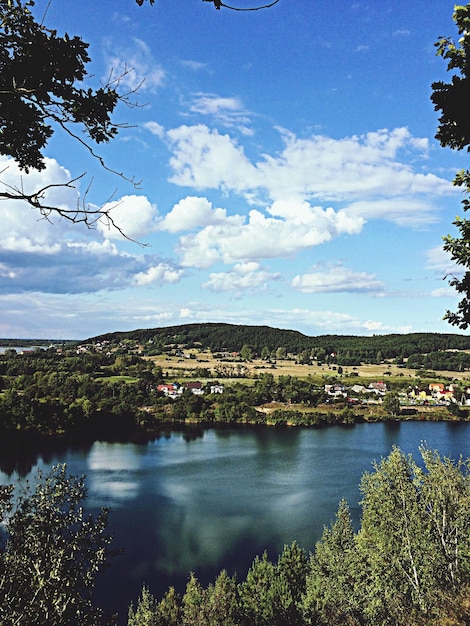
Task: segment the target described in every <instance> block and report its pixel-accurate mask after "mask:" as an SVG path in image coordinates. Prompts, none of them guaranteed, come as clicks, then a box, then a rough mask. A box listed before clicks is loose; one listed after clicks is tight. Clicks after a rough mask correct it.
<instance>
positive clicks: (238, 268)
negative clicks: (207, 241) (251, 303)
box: [202, 261, 280, 292]
mask: <svg viewBox="0 0 470 626" xmlns="http://www.w3.org/2000/svg"><path fill="white" fill-rule="evenodd" d="M279 278H280V274H278V273H276V274H272V273H270V272H268V271H266V270H264V269H262V268H261V267H260V265H259V263H256V262H254V261H248V262H244V263H237V264H236V265H235V267H234V268H233V269H232V270H231V271H230V272H220V273H213V274H210V276H209V280H208V281H207V282H205V283H204V284H203V285H202V287H204V288H207V289H210V290H211V291H219V292H220V291H237V292H245V291H253V290H256V291H260V290H265V289H267V288H268V286H269V284H270V283H271V282H272V281H275V280H279Z"/></svg>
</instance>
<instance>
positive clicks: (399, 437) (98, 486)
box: [0, 422, 470, 622]
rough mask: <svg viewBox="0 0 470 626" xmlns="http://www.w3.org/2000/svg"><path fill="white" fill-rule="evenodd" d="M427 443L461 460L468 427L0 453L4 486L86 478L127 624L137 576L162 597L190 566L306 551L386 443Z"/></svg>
mask: <svg viewBox="0 0 470 626" xmlns="http://www.w3.org/2000/svg"><path fill="white" fill-rule="evenodd" d="M423 441H425V442H427V444H428V446H429V447H430V448H432V449H438V450H439V451H440V452H441V454H443V455H446V456H451V457H452V458H457V457H458V456H459V455H463V456H464V457H468V456H470V424H458V425H455V424H450V423H414V422H408V423H403V424H400V425H387V424H375V425H368V424H363V425H357V426H354V427H351V428H341V427H330V428H325V429H320V430H313V429H312V430H309V429H283V430H275V429H273V428H267V429H257V430H245V429H237V430H235V429H233V430H232V429H230V430H206V431H201V432H199V433H197V434H196V435H195V436H194V437H188V435H187V434H186V435H184V434H182V433H171V434H168V435H167V436H165V437H161V438H159V439H157V440H156V441H154V442H151V443H148V444H142V445H137V444H116V443H113V444H110V443H95V444H93V445H92V446H88V447H83V448H82V447H76V448H73V449H72V448H64V449H61V450H59V449H56V450H54V449H53V450H49V451H48V452H47V454H45V453H42V454H36V453H30V454H28V455H25V454H23V455H22V454H20V453H19V452H17V453H16V454H15V455H13V456H14V459H13V456H10V457H9V456H8V455H6V453H5V452H3V453H2V452H1V451H0V468H1V469H2V471H3V473H0V482H12V481H15V480H17V479H18V477H19V476H20V475H23V476H24V475H25V474H27V473H29V472H31V471H32V472H33V473H34V472H35V470H36V468H37V467H42V468H48V467H50V466H51V465H53V464H57V463H67V466H68V468H69V471H70V472H71V473H73V474H78V475H81V474H85V475H86V476H87V485H88V489H89V496H88V499H87V508H88V509H90V510H95V509H98V508H99V507H101V506H106V507H110V508H111V516H110V528H111V530H112V531H113V532H114V535H115V547H120V548H124V554H123V555H122V556H119V557H117V558H116V559H114V560H113V562H112V566H111V569H110V570H109V571H108V572H107V573H106V574H105V575H103V576H102V579H101V581H100V582H99V585H98V592H99V595H100V598H101V603H102V604H103V605H105V606H106V607H107V608H114V609H115V610H119V612H120V614H121V615H122V616H123V619H124V622H125V616H126V614H127V606H128V605H129V603H130V602H132V601H136V599H137V597H138V595H139V592H140V589H141V587H142V583H145V584H146V585H148V586H149V587H150V589H151V591H152V592H153V593H154V594H155V595H157V596H161V595H162V594H163V593H164V591H165V590H166V589H167V588H168V586H169V585H174V586H175V587H176V588H177V590H178V591H184V586H185V583H186V580H187V576H188V572H190V571H194V572H195V573H196V575H197V576H198V578H199V579H200V580H201V582H202V583H203V584H207V583H208V582H210V581H213V580H214V578H215V576H216V575H217V574H218V572H219V571H220V570H221V569H222V568H226V569H227V570H228V572H229V573H230V574H232V573H234V572H235V571H236V572H238V574H239V578H244V576H245V575H246V572H247V569H248V567H249V566H250V564H251V562H252V560H253V558H254V556H255V555H257V554H261V553H262V552H263V550H265V549H267V550H268V553H269V555H270V557H271V558H272V559H275V558H277V555H278V554H279V553H280V551H281V550H282V547H283V546H284V544H290V543H291V542H292V541H293V540H294V539H295V540H297V541H298V543H299V544H300V545H302V546H303V547H304V548H306V549H307V550H309V549H313V547H314V545H315V542H316V541H317V540H318V539H319V538H320V536H321V533H322V529H323V526H324V525H325V524H329V523H330V521H331V520H332V518H333V517H334V514H335V512H336V509H337V506H338V502H339V500H340V499H341V498H343V497H344V498H346V499H347V500H348V502H349V504H350V507H351V510H352V513H353V516H354V519H355V520H356V522H357V520H358V518H359V506H358V501H359V500H360V493H359V489H358V484H359V480H360V477H361V475H362V473H363V472H364V471H367V470H370V469H371V467H372V466H371V464H372V462H373V460H374V459H377V460H379V459H380V457H381V456H386V455H387V454H388V453H389V451H390V449H391V447H392V445H393V444H396V445H398V446H400V447H401V448H402V450H404V451H405V452H411V453H413V454H417V453H418V451H417V449H418V446H419V445H420V443H421V442H423Z"/></svg>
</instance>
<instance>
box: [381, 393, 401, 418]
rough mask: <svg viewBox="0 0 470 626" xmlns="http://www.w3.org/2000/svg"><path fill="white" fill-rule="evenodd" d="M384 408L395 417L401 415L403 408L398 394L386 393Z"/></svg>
mask: <svg viewBox="0 0 470 626" xmlns="http://www.w3.org/2000/svg"><path fill="white" fill-rule="evenodd" d="M383 408H384V409H385V411H387V413H389V414H390V415H392V416H393V417H396V416H397V415H400V412H401V407H400V400H399V398H398V395H397V394H396V393H392V392H391V391H389V392H388V393H386V394H385V397H384V402H383Z"/></svg>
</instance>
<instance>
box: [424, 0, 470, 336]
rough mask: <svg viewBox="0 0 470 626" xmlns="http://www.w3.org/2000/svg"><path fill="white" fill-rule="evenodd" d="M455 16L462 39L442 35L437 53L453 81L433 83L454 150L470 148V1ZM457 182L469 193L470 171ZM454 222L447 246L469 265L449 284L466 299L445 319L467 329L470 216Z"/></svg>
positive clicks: (444, 141) (441, 132) (443, 134)
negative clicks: (444, 60) (456, 232)
mask: <svg viewBox="0 0 470 626" xmlns="http://www.w3.org/2000/svg"><path fill="white" fill-rule="evenodd" d="M453 20H454V22H455V24H456V26H457V30H458V34H459V39H458V42H457V43H455V42H454V40H453V39H451V38H449V37H441V38H440V39H439V41H438V42H437V43H436V47H437V54H438V55H440V56H442V57H443V58H444V59H447V60H448V64H447V69H448V70H449V71H453V70H456V72H457V73H456V74H454V75H453V76H452V79H451V82H450V83H444V82H442V81H439V82H435V83H433V85H432V89H433V94H432V96H431V100H432V102H433V103H434V108H435V110H436V111H440V117H439V126H438V130H437V134H436V138H437V139H438V140H439V142H440V143H441V145H442V146H448V147H450V148H452V149H454V150H463V149H464V148H467V152H468V151H469V150H470V117H469V115H468V111H469V109H470V74H469V67H468V61H469V57H470V4H467V5H457V6H455V9H454V14H453ZM454 185H456V186H458V187H462V188H463V190H464V192H465V193H466V194H467V195H468V194H469V193H470V171H469V170H462V171H460V172H459V173H458V174H457V175H456V177H455V179H454ZM462 205H463V210H464V211H467V210H468V208H469V206H470V201H469V200H468V199H467V198H464V200H463V201H462ZM453 224H454V225H455V226H456V227H457V229H458V231H459V233H460V234H459V235H458V236H457V237H452V236H451V235H447V236H446V237H444V250H445V251H446V252H449V253H450V256H451V259H452V260H453V261H455V262H456V263H457V265H460V266H462V267H463V268H466V271H465V273H464V275H463V277H462V278H459V277H456V276H452V277H451V279H450V281H449V284H450V285H451V286H452V287H455V288H456V290H457V292H458V293H459V294H463V298H462V300H461V301H460V302H459V304H458V306H457V311H456V312H451V311H447V312H446V314H445V316H444V319H447V320H448V321H449V322H450V323H451V324H453V325H454V326H458V327H459V328H462V329H463V330H465V329H466V328H468V326H469V324H470V220H469V219H468V218H462V217H457V218H456V219H455V221H454V222H453Z"/></svg>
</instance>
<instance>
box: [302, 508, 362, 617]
mask: <svg viewBox="0 0 470 626" xmlns="http://www.w3.org/2000/svg"><path fill="white" fill-rule="evenodd" d="M355 549H356V544H355V537H354V529H353V526H352V522H351V515H350V513H349V507H348V505H347V503H346V501H345V500H341V502H340V504H339V508H338V512H337V513H336V519H335V521H334V522H333V524H332V525H331V527H329V528H325V529H324V531H323V535H322V537H321V539H320V541H319V542H318V543H317V545H316V549H315V552H314V554H313V555H312V556H311V558H310V570H309V572H308V575H307V577H306V588H305V595H304V598H303V609H304V617H305V622H306V623H307V624H317V623H318V622H319V623H321V624H329V625H331V626H332V625H334V624H338V625H339V624H342V625H343V624H355V623H357V622H356V621H355V616H356V613H357V606H356V600H355V584H354V579H355V577H354V572H355V569H356V568H355V565H354V556H355Z"/></svg>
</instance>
